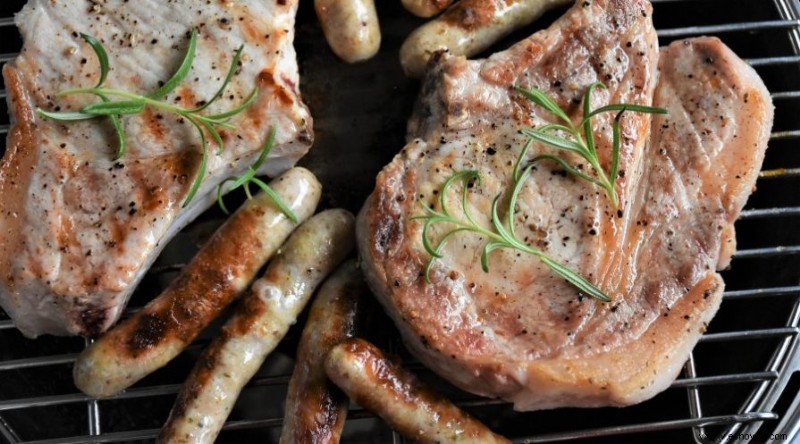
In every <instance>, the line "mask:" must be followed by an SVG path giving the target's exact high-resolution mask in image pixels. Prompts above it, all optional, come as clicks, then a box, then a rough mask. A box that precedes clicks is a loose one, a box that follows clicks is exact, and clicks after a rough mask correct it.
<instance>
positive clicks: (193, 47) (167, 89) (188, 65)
mask: <svg viewBox="0 0 800 444" xmlns="http://www.w3.org/2000/svg"><path fill="white" fill-rule="evenodd" d="M196 51H197V29H192V35H191V37H189V47H188V48H187V49H186V55H185V56H184V58H183V62H181V66H180V67H179V68H178V70H177V71H175V74H173V75H172V78H170V79H169V80H167V81H166V82H165V83H164V85H163V86H162V87H161V88H158V89H157V90H155V91H153V92H151V93H150V94H148V95H147V97H149V98H151V99H155V100H160V99H163V98H164V96H166V95H167V94H169V93H171V92H172V91H174V90H175V88H177V87H178V85H180V84H181V82H183V80H184V79H185V78H186V76H187V75H189V70H190V69H192V63H194V56H195V52H196Z"/></svg>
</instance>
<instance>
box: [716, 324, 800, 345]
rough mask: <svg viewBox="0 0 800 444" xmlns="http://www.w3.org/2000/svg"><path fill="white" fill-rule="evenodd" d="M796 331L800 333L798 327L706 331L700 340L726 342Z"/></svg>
mask: <svg viewBox="0 0 800 444" xmlns="http://www.w3.org/2000/svg"><path fill="white" fill-rule="evenodd" d="M798 333H800V329H798V328H797V327H781V328H767V329H763V330H744V331H732V332H726V333H708V334H705V335H703V336H702V337H701V338H700V342H701V343H705V342H727V341H738V340H743V339H767V338H785V337H787V336H795V335H797V334H798Z"/></svg>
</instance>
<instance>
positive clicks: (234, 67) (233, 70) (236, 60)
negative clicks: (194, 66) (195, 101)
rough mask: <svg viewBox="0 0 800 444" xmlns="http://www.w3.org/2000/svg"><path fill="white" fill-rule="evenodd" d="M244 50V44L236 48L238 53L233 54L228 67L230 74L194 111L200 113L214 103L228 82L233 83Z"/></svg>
mask: <svg viewBox="0 0 800 444" xmlns="http://www.w3.org/2000/svg"><path fill="white" fill-rule="evenodd" d="M242 51H244V45H241V46H239V49H237V50H236V54H234V56H233V61H232V62H231V66H230V67H229V68H228V75H226V76H225V81H224V82H222V86H220V87H219V89H218V90H217V92H216V93H215V94H214V95H213V96H212V97H211V99H209V100H208V101H207V102H206V103H204V104H203V105H201V106H200V107H198V108H195V109H193V110H192V112H195V113H199V112H200V111H203V110H204V109H206V108H208V107H209V106H210V105H211V104H212V103H214V102H215V101H216V100H217V99H219V97H220V96H221V95H222V93H224V92H225V88H227V87H228V84H229V83H231V80H232V79H233V76H234V75H235V74H236V70H237V69H238V68H239V62H240V61H241V59H242Z"/></svg>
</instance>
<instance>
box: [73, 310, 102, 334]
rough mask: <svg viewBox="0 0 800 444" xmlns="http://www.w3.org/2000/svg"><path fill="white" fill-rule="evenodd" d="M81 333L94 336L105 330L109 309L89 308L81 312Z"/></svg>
mask: <svg viewBox="0 0 800 444" xmlns="http://www.w3.org/2000/svg"><path fill="white" fill-rule="evenodd" d="M80 319H81V334H82V335H84V336H86V337H89V338H93V337H96V336H97V335H99V334H100V333H102V332H103V327H104V326H105V322H106V319H108V311H107V310H105V309H102V308H87V309H85V310H83V311H82V312H81V314H80Z"/></svg>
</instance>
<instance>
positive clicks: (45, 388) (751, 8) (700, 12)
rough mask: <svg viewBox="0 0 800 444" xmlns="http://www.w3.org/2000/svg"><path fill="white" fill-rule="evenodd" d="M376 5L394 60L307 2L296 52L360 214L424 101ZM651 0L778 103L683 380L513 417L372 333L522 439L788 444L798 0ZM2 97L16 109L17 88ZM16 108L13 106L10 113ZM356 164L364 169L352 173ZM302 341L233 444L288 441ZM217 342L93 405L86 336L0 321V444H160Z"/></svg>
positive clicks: (232, 431) (327, 147)
mask: <svg viewBox="0 0 800 444" xmlns="http://www.w3.org/2000/svg"><path fill="white" fill-rule="evenodd" d="M81 1H84V0H81ZM85 1H88V0H85ZM23 3H24V1H23V0H5V1H4V2H2V4H0V37H1V38H0V64H2V63H5V62H7V61H8V60H10V59H11V58H13V56H14V52H15V51H18V50H19V47H20V45H21V42H20V41H19V37H18V35H17V32H16V29H15V28H14V26H13V21H12V19H11V16H12V14H13V13H14V12H15V11H17V10H19V9H20V8H21V7H22V5H23ZM379 3H381V4H380V5H379V8H380V9H379V13H380V15H381V19H382V25H383V26H382V27H383V32H384V42H383V48H382V50H381V53H380V54H379V55H378V57H377V58H376V59H374V60H372V61H370V62H368V63H366V64H362V65H358V66H345V65H343V64H341V63H339V62H337V61H336V60H335V58H334V57H333V56H332V54H331V53H330V52H329V51H328V50H327V49H326V47H325V43H324V40H323V39H322V35H321V32H320V30H319V27H318V26H317V25H316V24H315V19H314V16H313V11H311V9H312V8H311V6H310V1H307V0H304V1H303V2H302V6H301V11H300V16H299V21H298V37H297V48H298V54H299V58H300V63H301V75H302V76H303V85H302V87H303V91H304V95H305V97H306V100H307V101H308V102H309V104H310V106H311V108H312V112H313V113H314V116H316V121H315V127H316V130H317V143H316V146H315V149H314V150H313V151H312V154H311V155H310V156H309V157H307V158H306V159H304V161H303V163H304V164H305V165H306V166H307V167H310V168H312V169H313V170H314V171H315V172H316V173H317V174H318V175H319V176H320V178H321V179H322V181H323V183H324V184H326V192H325V196H324V205H325V206H343V207H346V208H349V209H351V210H353V211H357V210H358V208H359V206H360V204H361V202H363V199H364V198H365V196H366V194H367V193H368V192H369V190H370V189H371V187H372V181H373V178H374V176H375V174H376V173H377V171H378V170H379V169H380V168H381V167H382V166H383V165H384V164H385V163H386V162H388V160H389V159H390V158H391V157H392V156H393V155H394V153H395V152H396V151H397V150H398V149H399V148H400V147H401V146H402V141H403V134H404V128H405V121H406V119H407V117H408V115H409V113H410V108H411V105H412V103H413V100H414V98H415V96H416V93H417V90H418V86H419V85H418V83H416V82H414V81H411V80H408V79H405V78H404V77H403V76H402V74H401V71H400V69H399V65H398V63H397V60H396V58H397V57H396V54H397V49H398V48H399V46H400V44H401V43H402V40H403V38H404V36H405V35H407V34H408V32H409V31H410V30H411V29H413V28H414V27H416V26H418V25H419V24H421V23H422V22H421V21H420V20H418V19H415V18H412V17H411V16H410V15H408V14H406V13H404V12H403V11H402V10H401V9H400V7H399V6H398V5H399V3H400V2H399V1H395V0H393V1H389V2H379ZM653 3H654V4H655V15H654V19H655V22H656V26H657V29H659V36H660V38H661V43H662V44H666V43H668V42H670V41H672V40H674V39H678V38H684V37H691V36H696V35H717V36H719V37H720V38H722V39H723V40H724V41H725V42H726V43H727V44H728V45H729V46H731V47H732V48H733V49H734V50H735V51H736V52H737V53H738V54H739V55H740V56H741V57H743V58H745V59H746V60H747V61H748V62H749V63H750V64H751V65H753V66H754V67H755V68H756V70H757V71H758V72H759V74H761V76H762V77H763V78H764V80H765V82H766V83H767V86H768V87H769V89H770V91H771V92H772V97H773V99H774V101H775V105H776V121H775V128H774V133H773V135H772V139H771V142H770V148H769V150H768V151H767V157H766V160H765V164H764V170H765V171H764V172H763V173H762V175H761V178H760V179H759V181H758V191H757V192H756V193H755V194H754V195H753V196H752V197H751V198H750V201H749V203H748V207H747V209H746V211H745V212H744V213H743V214H742V218H741V219H740V221H739V222H738V223H737V231H738V242H739V251H738V253H737V254H736V257H735V259H734V261H733V264H732V267H731V270H730V271H728V272H725V273H724V278H725V281H726V283H727V288H728V290H727V291H726V293H725V299H724V303H723V305H722V308H721V310H720V312H719V314H718V315H717V317H716V318H715V319H714V321H713V322H712V324H711V326H710V328H709V331H708V333H707V334H706V335H705V336H704V337H703V338H702V340H701V342H700V344H699V345H698V346H697V348H696V349H695V351H694V353H693V354H692V356H691V357H690V359H689V361H688V362H687V363H686V365H685V367H684V371H683V373H682V375H681V377H680V378H679V379H678V380H677V381H676V382H675V383H674V384H673V385H672V387H671V388H670V389H668V390H667V391H666V392H664V393H662V394H660V395H658V396H657V397H656V398H655V399H653V400H651V401H648V402H645V403H643V404H641V405H637V406H633V407H628V408H625V409H583V410H582V409H560V410H556V411H546V412H533V413H516V412H514V411H513V410H512V409H511V408H510V406H509V405H508V404H506V403H502V402H498V401H495V400H487V399H479V398H476V397H475V396H472V395H468V394H465V393H463V392H460V391H458V390H456V389H454V388H453V387H452V386H450V385H449V384H448V383H447V382H446V381H443V380H441V379H438V378H437V377H435V376H434V375H432V374H431V373H430V372H428V371H426V370H425V369H424V368H422V367H421V366H420V365H418V364H416V363H415V362H414V361H413V360H412V359H411V358H410V357H409V356H408V355H407V353H406V352H405V351H404V350H403V348H402V346H401V345H399V343H398V342H397V341H396V339H395V338H397V333H396V332H395V331H394V330H392V329H391V327H387V325H390V322H388V321H387V320H386V318H385V317H384V316H383V314H382V313H380V312H379V311H378V310H377V309H376V310H375V313H374V315H373V317H372V319H371V320H370V322H369V324H370V325H371V327H370V328H368V329H367V335H366V336H368V337H369V338H370V339H372V340H374V341H375V342H377V343H379V344H381V345H382V346H383V347H384V348H387V349H389V350H391V351H393V352H395V353H397V354H398V355H400V356H401V357H403V358H404V360H405V361H406V362H407V364H408V365H409V366H410V367H411V368H412V369H414V370H415V371H416V372H417V373H419V374H420V375H421V376H422V377H423V378H424V379H427V380H429V381H430V382H431V383H432V384H434V385H435V386H436V387H437V388H439V389H440V390H442V391H443V392H445V393H446V394H448V395H449V396H450V397H451V399H454V400H455V401H456V402H457V403H458V404H459V405H461V406H463V407H464V408H466V409H467V410H469V411H470V412H472V413H473V414H474V415H476V416H477V417H479V418H481V419H482V420H484V421H485V422H486V423H487V424H488V425H489V426H490V427H492V428H493V429H495V430H497V431H499V432H500V433H503V434H505V435H506V436H508V437H510V438H512V439H513V440H514V441H515V442H520V443H528V442H531V443H533V442H554V441H568V440H573V439H579V438H582V439H584V441H585V442H591V443H606V442H608V443H610V442H613V443H625V442H631V443H639V442H663V443H673V442H692V441H695V442H698V443H703V442H734V441H746V440H752V442H759V443H761V442H791V441H792V437H793V436H794V435H795V434H797V432H798V428H800V405H798V404H800V396H797V393H798V391H799V390H800V373H798V371H799V370H800V350H798V342H799V341H800V340H799V339H798V336H799V334H800V256H798V254H799V253H800V234H799V233H798V230H795V229H793V227H797V226H798V222H799V219H800V150H798V147H797V139H799V138H800V120H799V119H798V116H800V70H799V69H798V68H800V55H798V54H800V52H798V48H800V3H798V1H797V0H762V1H752V0H660V1H656V0H653ZM558 13H559V12H557V13H553V14H549V15H547V16H545V17H544V18H543V19H542V20H540V21H539V22H538V23H537V24H535V25H534V26H532V27H529V28H528V29H526V30H525V31H523V32H520V33H518V34H517V35H515V36H512V37H511V38H509V39H508V42H507V43H506V44H508V43H510V42H512V41H514V40H517V39H519V38H521V37H523V36H525V35H527V34H529V33H530V32H532V31H533V30H534V29H538V28H539V27H542V26H546V25H547V24H548V23H549V22H550V21H552V20H553V19H554V18H555V17H556V16H557V15H558ZM502 46H503V44H501V45H497V46H496V48H495V49H497V48H500V47H502ZM0 95H2V97H3V98H4V97H5V91H4V90H3V91H0ZM5 106H6V105H5V103H4V101H3V103H2V104H0V107H2V108H5ZM5 115H6V112H5V109H3V110H0V116H5ZM2 118H3V119H5V120H0V134H5V133H6V132H7V130H8V125H7V123H8V121H7V119H6V118H5V117H2ZM2 151H3V148H2V145H0V153H2ZM345 155H346V156H347V157H348V159H353V161H349V162H341V160H340V159H341V156H345ZM239 198H240V199H241V196H239ZM221 220H222V216H221V214H220V213H217V212H215V210H211V211H210V212H209V213H208V214H206V215H204V216H203V217H202V218H201V219H199V220H198V221H197V222H195V223H194V224H192V225H191V226H190V227H189V228H187V229H186V230H184V232H182V233H181V234H179V235H178V237H176V239H175V240H174V241H173V242H172V243H171V244H170V245H169V246H168V247H167V249H165V251H164V253H163V254H162V256H161V258H160V259H159V261H158V262H157V263H156V265H155V266H154V268H153V270H151V272H150V273H149V274H148V276H147V278H146V279H145V281H144V282H143V284H142V285H141V287H140V288H139V289H138V290H137V292H136V294H135V295H134V298H133V300H132V302H131V306H132V307H136V306H141V305H142V304H143V303H145V302H146V301H147V300H149V299H150V298H152V297H153V296H154V295H156V294H157V293H158V291H159V289H160V288H163V286H164V284H165V283H166V282H168V281H169V280H170V279H171V278H173V277H174V276H175V273H176V272H177V271H178V270H179V269H180V267H181V264H182V263H184V262H185V261H186V260H188V259H189V258H190V257H191V255H192V253H193V252H194V251H195V250H196V249H197V245H199V244H201V243H202V241H203V240H204V239H206V238H207V237H208V235H209V234H210V233H211V232H213V230H214V228H215V227H216V226H217V225H218V224H219V223H220V221H221ZM299 324H300V325H302V322H301V323H299ZM210 330H212V331H213V328H212V329H210ZM298 333H299V330H298V329H297V328H294V329H293V330H292V331H290V333H289V336H288V337H287V339H286V340H285V341H284V342H283V344H282V345H281V347H280V348H279V349H278V351H277V352H276V353H274V354H273V356H271V357H270V358H269V359H268V361H267V363H266V364H265V365H264V367H263V368H262V369H261V371H260V372H259V374H258V375H257V376H256V378H254V380H253V381H251V383H250V384H249V385H248V387H247V388H246V389H245V392H244V393H243V395H242V397H241V398H240V400H239V403H238V404H237V407H236V409H235V410H234V412H233V414H232V415H231V418H230V421H229V422H228V423H227V425H226V428H225V431H224V432H223V433H222V435H221V436H220V442H244V441H256V440H258V441H260V442H277V437H278V436H279V434H280V425H281V416H282V409H283V399H284V396H285V392H286V384H287V382H288V378H289V376H288V375H290V374H291V366H292V360H291V356H292V355H293V353H294V349H295V347H296V341H297V337H298ZM211 334H212V333H207V334H206V335H205V336H204V337H203V338H202V339H201V340H200V341H198V343H197V344H195V345H193V346H192V347H191V348H190V349H189V350H187V351H186V352H185V353H184V354H182V355H181V356H180V357H179V358H178V359H177V360H176V361H175V362H173V363H172V364H170V365H169V366H168V367H166V368H164V369H162V370H160V371H158V372H156V373H155V374H153V375H152V376H150V377H148V378H146V379H145V380H143V381H141V382H140V383H139V384H137V385H135V386H134V387H133V388H131V389H129V390H128V391H126V392H124V393H122V394H120V395H118V396H116V397H114V398H112V399H109V400H103V401H96V400H92V399H89V398H87V397H86V396H85V395H83V394H80V393H78V392H76V390H75V388H74V386H73V385H72V380H71V367H72V362H73V361H74V359H75V356H76V354H77V353H78V352H80V350H81V349H82V348H83V347H84V346H85V342H84V340H83V339H79V338H53V337H44V338H40V339H38V340H35V341H30V340H26V339H24V338H23V337H22V336H21V335H20V334H19V333H18V332H17V331H16V330H15V329H14V327H13V324H12V323H11V322H10V321H9V320H8V318H7V317H6V316H5V315H4V314H2V313H0V440H2V441H5V442H9V443H17V442H39V443H42V442H57V443H72V442H75V443H78V442H116V441H134V440H150V439H152V438H153V437H154V436H155V435H156V433H157V432H158V428H159V427H160V426H161V424H163V422H164V421H165V419H166V417H167V414H168V412H169V409H170V407H171V405H172V402H173V400H174V398H175V394H176V393H177V391H178V390H179V388H180V382H181V380H182V378H183V377H184V376H185V375H186V374H187V373H188V371H189V369H190V368H191V366H192V363H193V361H194V359H195V358H196V357H197V355H198V353H199V351H200V350H202V347H203V345H204V344H206V343H207V342H208V338H209V337H211ZM345 430H346V434H345V438H344V441H345V442H402V441H403V440H402V439H401V438H400V437H399V436H397V435H396V434H394V433H393V432H392V431H391V430H389V429H388V428H387V427H386V426H385V425H384V424H383V423H382V422H380V421H379V420H376V419H375V418H373V417H372V416H371V415H370V414H369V412H366V411H364V410H361V409H359V408H357V407H353V408H351V412H350V415H349V420H348V423H347V426H346V429H345Z"/></svg>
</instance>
